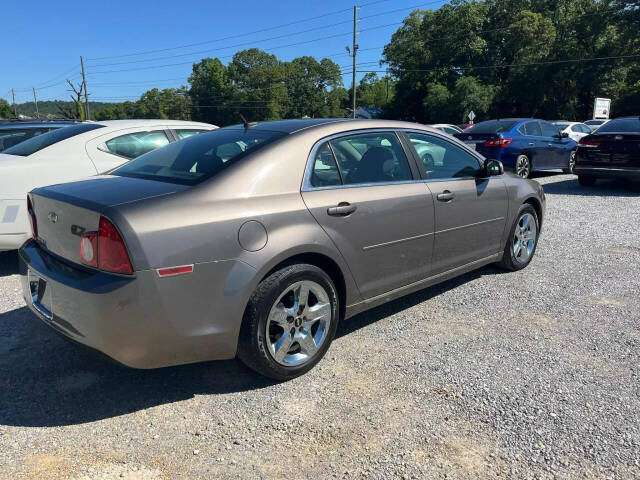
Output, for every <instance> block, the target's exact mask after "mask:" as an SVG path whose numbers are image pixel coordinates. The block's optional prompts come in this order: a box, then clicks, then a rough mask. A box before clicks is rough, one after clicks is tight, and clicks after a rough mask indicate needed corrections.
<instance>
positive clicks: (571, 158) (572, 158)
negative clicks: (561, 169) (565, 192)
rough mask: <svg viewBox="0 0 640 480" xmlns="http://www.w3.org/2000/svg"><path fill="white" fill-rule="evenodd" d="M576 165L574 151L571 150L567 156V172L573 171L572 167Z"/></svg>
mask: <svg viewBox="0 0 640 480" xmlns="http://www.w3.org/2000/svg"><path fill="white" fill-rule="evenodd" d="M575 166H576V151H575V150H573V151H572V152H571V155H570V156H569V168H568V170H569V173H573V167H575Z"/></svg>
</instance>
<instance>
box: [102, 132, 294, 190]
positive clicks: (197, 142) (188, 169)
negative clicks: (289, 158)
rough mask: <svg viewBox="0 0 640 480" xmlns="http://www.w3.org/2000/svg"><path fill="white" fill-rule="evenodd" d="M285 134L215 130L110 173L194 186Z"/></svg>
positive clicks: (139, 158)
mask: <svg viewBox="0 0 640 480" xmlns="http://www.w3.org/2000/svg"><path fill="white" fill-rule="evenodd" d="M285 135H286V134H285V133H282V132H269V131H264V130H254V131H252V130H251V129H248V130H245V129H244V128H230V129H219V130H214V131H212V132H208V133H202V134H200V135H196V136H192V137H189V138H185V139H184V140H180V141H179V142H175V143H171V144H169V145H167V146H166V147H164V148H160V149H158V150H154V151H153V152H150V153H147V154H145V155H142V156H141V157H138V158H136V159H135V160H132V161H131V162H129V163H127V164H125V165H123V166H122V167H120V168H118V169H116V170H114V171H113V172H111V174H112V175H118V176H121V177H135V178H145V179H148V180H157V181H161V182H170V183H180V184H184V185H195V184H197V183H200V182H202V181H204V180H206V179H208V178H211V177H213V176H214V175H216V174H218V173H219V172H220V171H222V170H223V169H224V168H226V167H227V166H229V165H230V164H232V163H234V162H236V161H237V160H239V159H240V158H242V157H244V156H245V154H246V153H247V152H249V151H255V150H257V149H259V148H261V147H263V146H264V145H267V144H268V143H271V142H273V141H274V140H277V139H279V138H282V137H283V136H285Z"/></svg>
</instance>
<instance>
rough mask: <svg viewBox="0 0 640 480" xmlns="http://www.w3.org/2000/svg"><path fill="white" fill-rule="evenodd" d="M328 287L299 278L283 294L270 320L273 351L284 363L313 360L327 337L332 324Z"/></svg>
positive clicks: (273, 355) (269, 327) (267, 335)
mask: <svg viewBox="0 0 640 480" xmlns="http://www.w3.org/2000/svg"><path fill="white" fill-rule="evenodd" d="M331 313H332V309H331V302H330V300H329V294H328V293H327V291H326V290H325V289H324V288H323V287H322V286H320V285H319V284H317V283H316V282H312V281H310V280H303V281H300V282H296V283H294V284H292V285H290V286H289V287H287V289H286V290H285V291H284V292H282V293H281V294H280V296H279V297H278V299H277V300H276V301H275V303H274V304H273V307H271V310H270V312H269V316H268V318H267V322H266V328H267V331H266V338H267V343H268V345H269V352H270V353H271V356H272V357H273V359H274V360H275V361H276V362H278V363H279V364H281V365H285V366H298V365H302V364H303V363H306V362H308V361H309V360H311V359H312V358H313V357H314V355H315V354H316V353H317V352H318V350H319V349H320V347H321V346H322V344H323V343H324V341H325V340H326V338H327V332H328V331H329V325H330V324H331V321H332V318H331Z"/></svg>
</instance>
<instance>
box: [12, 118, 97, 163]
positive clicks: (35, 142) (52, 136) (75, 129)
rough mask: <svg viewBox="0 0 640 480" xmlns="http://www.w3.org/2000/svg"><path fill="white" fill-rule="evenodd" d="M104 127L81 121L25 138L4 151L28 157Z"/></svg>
mask: <svg viewBox="0 0 640 480" xmlns="http://www.w3.org/2000/svg"><path fill="white" fill-rule="evenodd" d="M103 127H104V125H100V124H98V123H81V124H78V125H71V126H69V127H64V128H60V129H58V130H53V131H52V132H47V133H43V134H42V135H38V136H37V137H33V138H30V139H29V140H25V141H24V142H22V143H19V144H17V145H16V146H14V147H11V148H7V149H6V150H5V151H4V152H3V153H8V154H11V155H20V156H22V157H27V156H29V155H32V154H34V153H36V152H39V151H40V150H42V149H44V148H47V147H50V146H51V145H53V144H55V143H58V142H61V141H63V140H66V139H68V138H71V137H75V136H76V135H80V134H81V133H86V132H90V131H91V130H96V129H98V128H103Z"/></svg>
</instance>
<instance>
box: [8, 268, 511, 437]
mask: <svg viewBox="0 0 640 480" xmlns="http://www.w3.org/2000/svg"><path fill="white" fill-rule="evenodd" d="M500 272H501V270H498V269H496V268H492V267H485V268H483V269H480V270H477V271H474V272H471V273H468V274H466V275H463V276H461V277H458V278H455V279H452V280H449V281H447V282H444V283H442V284H440V285H436V286H433V287H430V288H428V289H425V290H421V291H419V292H416V293H414V294H412V295H408V296H406V297H403V298H400V299H398V300H395V301H393V302H390V303H388V304H385V305H382V306H380V307H377V308H374V309H372V310H370V311H368V312H365V313H362V314H360V315H357V316H355V317H353V318H351V319H349V320H347V321H345V322H343V323H342V324H341V325H340V326H339V327H338V333H337V336H339V337H341V336H344V335H348V334H349V333H351V332H353V331H355V330H358V329H360V328H363V327H366V326H367V325H370V324H372V323H374V322H376V321H378V320H380V319H382V318H384V317H387V316H389V315H393V314H395V313H397V312H400V311H402V310H404V309H407V308H410V307H412V306H414V305H417V304H419V303H421V302H424V301H426V300H429V299H431V298H433V297H436V296H438V295H440V294H441V293H443V292H445V291H447V290H450V289H452V288H457V287H458V286H460V285H462V284H464V283H466V282H470V281H472V280H474V279H476V278H478V277H480V276H482V275H493V274H498V273H500ZM0 383H1V385H0V425H12V426H26V427H48V426H61V425H75V424H81V423H86V422H92V421H96V420H101V419H104V418H109V417H115V416H118V415H124V414H127V413H132V412H136V411H138V410H142V409H145V408H149V407H153V406H156V405H162V404H166V403H172V402H177V401H181V400H186V399H189V398H191V397H193V396H194V395H196V394H199V395H216V394H222V393H231V392H239V391H247V390H256V389H260V388H265V387H268V386H271V385H273V384H274V383H275V382H273V381H271V380H268V379H266V378H264V377H261V376H260V375H258V374H256V373H254V372H252V371H251V370H249V369H247V368H246V367H244V365H242V363H240V362H239V361H236V360H229V361H218V362H207V363H199V364H193V365H185V366H180V367H171V368H163V369H157V370H133V369H129V368H126V367H122V366H120V365H117V364H115V363H113V362H111V361H109V360H108V359H105V358H103V357H100V356H97V355H96V354H95V353H94V352H92V351H89V350H88V349H86V348H84V347H82V346H81V345H77V344H75V343H71V342H70V341H68V340H66V339H65V338H64V337H61V336H59V335H58V334H57V333H55V332H54V331H53V330H51V329H50V328H49V327H48V326H46V325H45V324H43V323H42V322H41V321H40V320H38V319H37V318H36V317H35V316H34V315H33V314H32V313H31V312H30V311H29V309H28V308H27V307H22V308H19V309H16V310H12V311H10V312H6V313H2V314H0Z"/></svg>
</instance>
